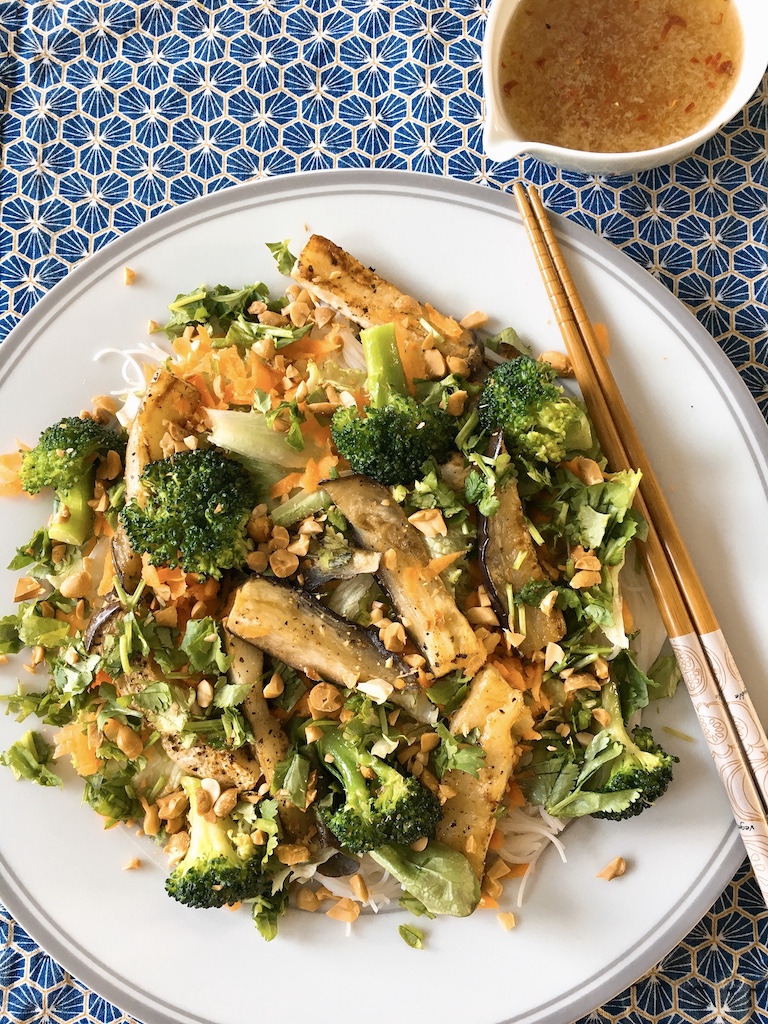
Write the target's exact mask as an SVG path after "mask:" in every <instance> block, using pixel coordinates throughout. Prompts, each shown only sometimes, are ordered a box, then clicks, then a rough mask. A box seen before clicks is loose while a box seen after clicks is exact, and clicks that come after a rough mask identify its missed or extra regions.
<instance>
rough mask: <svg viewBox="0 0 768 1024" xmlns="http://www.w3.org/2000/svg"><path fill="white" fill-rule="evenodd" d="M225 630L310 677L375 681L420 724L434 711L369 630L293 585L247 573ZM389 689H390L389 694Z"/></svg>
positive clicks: (346, 683)
mask: <svg viewBox="0 0 768 1024" xmlns="http://www.w3.org/2000/svg"><path fill="white" fill-rule="evenodd" d="M226 626H227V629H228V630H229V631H230V632H231V633H234V634H235V635H236V636H239V637H240V638H241V639H243V640H247V641H248V643H251V644H254V645H255V646H256V647H259V648H261V650H263V651H266V652H267V654H271V655H272V656H273V657H275V658H279V659H280V660H281V661H284V662H285V663H286V664H287V665H291V666H292V667H293V668H296V669H299V670H300V671H302V672H305V673H306V674H307V675H309V676H310V678H323V679H327V680H329V681H330V682H334V683H339V684H340V685H341V686H346V687H349V688H350V689H354V688H355V687H356V686H357V685H358V683H365V682H370V681H372V680H377V681H379V682H381V683H382V684H383V685H382V687H381V691H382V696H385V697H386V699H387V700H390V701H392V702H393V703H395V704H399V705H400V706H401V707H403V708H404V709H405V710H406V711H408V712H409V714H411V715H412V716H413V717H414V718H416V719H417V720H418V721H421V722H428V721H434V719H435V709H434V708H433V707H432V705H431V704H430V702H429V700H428V699H427V698H426V696H425V695H424V693H423V692H422V691H421V689H420V688H419V686H418V683H417V682H416V680H415V678H414V675H413V672H412V671H411V670H410V669H409V668H408V667H407V666H406V665H405V664H404V663H403V662H401V661H400V659H399V658H397V657H396V656H395V655H393V654H391V653H390V652H389V651H388V650H387V649H386V648H385V647H384V646H383V644H381V643H379V641H378V639H376V638H374V636H373V634H372V633H370V632H369V631H368V630H367V629H363V627H362V626H358V625H356V624H355V623H352V622H348V621H347V620H346V619H343V618H341V617H340V616H339V615H336V614H335V613H334V612H332V611H330V609H328V608H325V607H324V606H323V605H322V604H320V602H319V601H318V600H317V599H316V598H314V597H310V596H309V594H306V593H304V592H303V591H301V590H298V589H297V588H296V587H293V586H291V585H290V584H287V583H281V582H278V581H277V580H273V579H269V578H267V577H265V576H252V577H251V578H250V579H249V580H247V581H246V582H245V583H243V584H242V586H240V587H238V589H237V591H236V592H235V598H234V603H233V605H232V610H231V611H230V613H229V617H228V619H227V623H226ZM390 688H391V692H390Z"/></svg>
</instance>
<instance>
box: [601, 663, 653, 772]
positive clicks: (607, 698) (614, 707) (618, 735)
mask: <svg viewBox="0 0 768 1024" xmlns="http://www.w3.org/2000/svg"><path fill="white" fill-rule="evenodd" d="M600 701H601V703H602V705H603V708H604V709H605V710H606V711H607V712H608V714H609V715H610V716H611V720H610V722H609V723H608V725H606V726H605V731H606V732H607V733H608V735H609V736H610V737H611V738H612V739H613V740H614V741H615V742H616V743H620V744H621V745H622V747H624V753H623V754H622V756H621V759H622V760H624V761H633V760H634V761H638V762H639V763H640V764H645V763H646V762H647V761H649V760H650V761H653V760H654V759H653V758H649V757H648V755H647V754H646V753H645V752H644V751H642V750H641V749H640V748H639V747H638V746H637V744H636V743H635V741H634V740H633V739H632V737H631V736H630V734H629V732H628V731H627V727H626V725H625V724H624V714H623V712H622V710H621V700H620V699H619V691H618V689H617V687H616V683H615V682H613V681H611V682H609V683H606V685H605V686H604V687H603V691H602V694H601V696H600Z"/></svg>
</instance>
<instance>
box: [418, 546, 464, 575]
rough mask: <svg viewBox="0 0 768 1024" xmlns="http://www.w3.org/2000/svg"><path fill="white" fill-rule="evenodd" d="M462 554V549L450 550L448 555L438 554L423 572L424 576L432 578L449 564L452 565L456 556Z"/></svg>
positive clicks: (459, 556)
mask: <svg viewBox="0 0 768 1024" xmlns="http://www.w3.org/2000/svg"><path fill="white" fill-rule="evenodd" d="M463 554H464V552H463V551H452V552H451V553H450V554H448V555H439V556H438V557H437V558H433V559H432V560H431V561H430V562H429V564H428V565H427V568H426V569H425V571H424V573H423V575H424V578H425V579H428V580H433V579H434V578H435V577H436V576H439V575H440V573H441V572H443V571H444V570H445V569H447V568H448V566H449V565H453V563H454V562H455V561H456V560H457V559H458V558H461V556H462V555H463Z"/></svg>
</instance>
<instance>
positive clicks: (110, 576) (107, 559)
mask: <svg viewBox="0 0 768 1024" xmlns="http://www.w3.org/2000/svg"><path fill="white" fill-rule="evenodd" d="M116 575H117V571H116V569H115V563H114V562H113V560H112V549H111V548H110V547H108V548H107V550H106V553H105V555H104V570H103V572H102V574H101V582H100V583H99V586H98V588H97V590H96V593H97V594H98V595H99V597H104V596H105V594H108V593H109V592H110V590H111V589H112V585H113V583H114V579H115V576H116Z"/></svg>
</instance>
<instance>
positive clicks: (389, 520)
mask: <svg viewBox="0 0 768 1024" xmlns="http://www.w3.org/2000/svg"><path fill="white" fill-rule="evenodd" d="M323 486H324V487H325V489H326V490H327V491H328V493H329V494H330V496H331V498H332V499H333V501H334V502H335V504H336V505H337V506H338V508H339V510H340V511H341V513H342V515H344V516H345V517H346V518H347V520H348V521H349V523H350V525H351V526H352V529H353V530H354V531H355V533H356V535H357V538H358V540H359V541H360V543H361V544H363V545H365V547H367V548H370V549H371V550H373V551H378V552H380V553H381V554H382V555H383V554H385V552H388V551H392V552H394V554H393V555H392V556H390V557H389V558H386V559H384V558H382V562H381V565H380V567H379V571H378V572H377V574H376V577H377V579H378V581H379V583H380V584H381V586H382V587H383V588H384V590H386V591H387V593H388V594H389V597H390V600H391V601H392V603H393V605H394V606H395V609H396V611H397V614H398V615H399V616H400V619H401V620H402V621H403V624H404V625H405V627H406V630H407V631H408V633H409V634H410V636H411V637H413V639H414V641H415V642H416V643H417V644H418V645H419V647H420V648H421V651H422V653H423V654H424V657H425V658H426V659H427V661H428V662H429V666H430V668H431V670H432V672H433V674H434V675H435V676H444V675H445V674H446V673H447V672H453V671H455V670H456V669H460V670H461V671H462V672H464V673H465V674H466V675H468V676H473V675H474V674H475V673H476V672H477V671H478V669H479V668H480V667H481V666H482V664H483V662H484V661H485V657H486V655H485V650H484V648H483V647H482V645H481V644H480V642H479V640H478V639H477V637H476V636H475V634H474V631H473V629H472V626H471V625H470V624H469V622H467V620H466V618H465V617H464V616H463V615H462V613H461V612H460V611H459V609H458V608H457V607H456V602H455V601H454V600H453V598H452V597H451V595H450V594H449V593H448V590H447V588H446V586H445V584H444V583H443V581H442V579H441V578H440V576H439V575H434V574H433V573H432V572H431V571H430V568H429V563H430V554H429V549H428V548H427V545H426V543H425V541H424V538H423V537H422V535H421V534H420V533H419V531H418V530H417V529H416V527H415V526H412V525H411V523H409V522H408V519H407V517H406V515H405V513H404V512H403V510H402V509H401V508H400V506H399V505H398V504H397V502H396V501H395V500H394V499H393V497H392V495H391V494H390V492H389V490H388V489H387V488H386V487H384V486H383V485H382V484H378V483H376V482H375V481H373V480H370V479H369V478H368V477H365V476H345V477H340V478H339V479H338V480H329V481H328V482H327V483H326V484H324V485H323ZM385 563H386V564H385ZM387 566H390V567H389V568H387Z"/></svg>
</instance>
